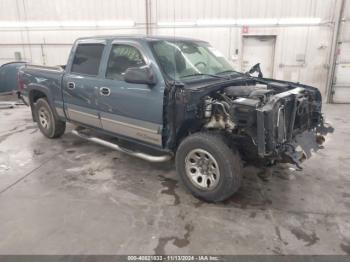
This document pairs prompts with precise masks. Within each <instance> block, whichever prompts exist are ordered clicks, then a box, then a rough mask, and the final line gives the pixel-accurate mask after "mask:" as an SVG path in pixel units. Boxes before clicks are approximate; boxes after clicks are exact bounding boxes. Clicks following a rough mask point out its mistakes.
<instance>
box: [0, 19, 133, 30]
mask: <svg viewBox="0 0 350 262" xmlns="http://www.w3.org/2000/svg"><path fill="white" fill-rule="evenodd" d="M133 26H135V22H134V21H124V20H121V21H119V20H102V21H79V20H76V21H73V20H72V21H25V22H13V21H1V22H0V29H1V28H33V29H38V28H93V27H102V28H104V27H115V28H119V27H121V28H123V27H133Z"/></svg>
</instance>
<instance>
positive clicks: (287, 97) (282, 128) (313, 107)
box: [256, 87, 322, 159]
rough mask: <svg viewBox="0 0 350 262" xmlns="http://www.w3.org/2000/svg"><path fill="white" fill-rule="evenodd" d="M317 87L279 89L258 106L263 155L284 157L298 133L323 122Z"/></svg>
mask: <svg viewBox="0 0 350 262" xmlns="http://www.w3.org/2000/svg"><path fill="white" fill-rule="evenodd" d="M319 97H320V96H319V91H318V90H317V89H308V88H305V87H296V88H294V89H291V90H289V91H286V92H283V93H279V94H277V95H275V96H273V97H272V99H270V101H269V102H268V103H267V104H265V105H264V106H263V107H261V108H258V109H257V141H256V143H257V147H258V155H259V156H260V157H270V158H275V159H276V158H277V159H278V158H282V157H283V154H285V153H286V152H288V151H290V145H291V143H292V142H293V140H294V138H295V136H296V135H297V134H300V133H303V132H304V131H307V130H312V129H315V128H316V127H317V126H319V125H320V124H321V123H322V115H321V101H320V99H319Z"/></svg>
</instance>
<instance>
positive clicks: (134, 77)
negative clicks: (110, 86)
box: [124, 66, 157, 85]
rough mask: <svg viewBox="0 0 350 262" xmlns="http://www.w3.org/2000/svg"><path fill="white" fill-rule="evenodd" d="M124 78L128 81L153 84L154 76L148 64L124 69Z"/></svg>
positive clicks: (155, 80)
mask: <svg viewBox="0 0 350 262" xmlns="http://www.w3.org/2000/svg"><path fill="white" fill-rule="evenodd" d="M124 80H125V82H128V83H135V84H146V85H155V84H156V83H157V79H156V76H155V74H154V72H153V70H152V69H151V68H150V67H149V66H142V67H130V68H128V69H127V70H126V71H125V74H124Z"/></svg>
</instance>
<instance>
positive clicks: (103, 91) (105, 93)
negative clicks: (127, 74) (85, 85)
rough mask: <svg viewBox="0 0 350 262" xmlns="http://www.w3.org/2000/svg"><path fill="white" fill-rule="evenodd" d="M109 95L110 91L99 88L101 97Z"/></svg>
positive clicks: (106, 88) (105, 88)
mask: <svg viewBox="0 0 350 262" xmlns="http://www.w3.org/2000/svg"><path fill="white" fill-rule="evenodd" d="M110 94H111V90H110V89H109V88H108V87H100V95H101V96H109V95H110Z"/></svg>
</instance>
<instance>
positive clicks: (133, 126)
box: [101, 117, 158, 134]
mask: <svg viewBox="0 0 350 262" xmlns="http://www.w3.org/2000/svg"><path fill="white" fill-rule="evenodd" d="M101 120H102V121H108V122H112V123H115V124H117V125H123V126H127V127H131V128H135V129H139V130H143V131H145V132H148V133H152V134H158V130H154V129H148V128H144V127H141V126H136V125H133V124H128V123H125V122H120V121H116V120H112V119H109V118H105V117H101Z"/></svg>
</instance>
